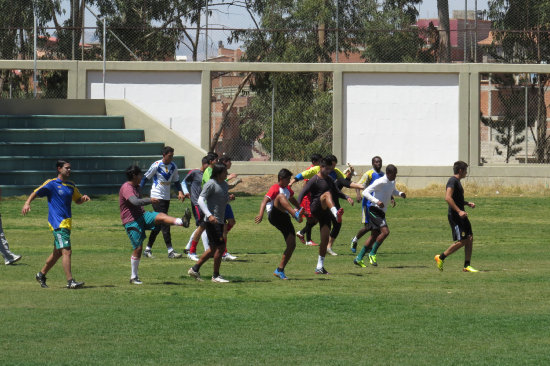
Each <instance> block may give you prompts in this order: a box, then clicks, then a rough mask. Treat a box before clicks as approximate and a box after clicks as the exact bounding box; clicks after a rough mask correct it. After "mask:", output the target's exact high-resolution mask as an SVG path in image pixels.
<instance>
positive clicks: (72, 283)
mask: <svg viewBox="0 0 550 366" xmlns="http://www.w3.org/2000/svg"><path fill="white" fill-rule="evenodd" d="M82 286H84V282H76V281H75V280H69V281H67V288H70V289H75V288H81V287H82Z"/></svg>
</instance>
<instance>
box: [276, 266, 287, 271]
mask: <svg viewBox="0 0 550 366" xmlns="http://www.w3.org/2000/svg"><path fill="white" fill-rule="evenodd" d="M277 271H279V272H284V271H285V269H284V268H281V267H277Z"/></svg>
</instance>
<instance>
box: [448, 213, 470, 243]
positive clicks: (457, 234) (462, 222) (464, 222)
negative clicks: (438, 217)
mask: <svg viewBox="0 0 550 366" xmlns="http://www.w3.org/2000/svg"><path fill="white" fill-rule="evenodd" d="M447 218H448V219H449V225H451V231H452V232H453V240H454V241H455V242H456V241H460V240H464V239H467V238H468V237H469V236H471V235H474V233H473V232H472V225H471V224H470V220H468V218H467V217H465V218H460V216H458V215H447Z"/></svg>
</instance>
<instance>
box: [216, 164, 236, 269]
mask: <svg viewBox="0 0 550 366" xmlns="http://www.w3.org/2000/svg"><path fill="white" fill-rule="evenodd" d="M218 163H222V164H223V165H225V167H226V168H227V171H228V176H227V178H226V179H225V181H226V182H228V183H227V184H228V189H231V188H233V187H235V186H236V185H237V184H239V183H240V181H241V180H240V179H237V180H235V181H234V182H233V183H229V181H230V180H232V179H235V178H237V174H235V173H232V174H229V169H231V165H232V162H231V158H230V157H229V156H227V155H224V156H222V157H221V158H219V159H218ZM229 198H230V200H234V199H235V195H234V194H229ZM235 224H236V221H235V214H234V213H233V208H232V207H231V205H230V204H227V207H226V209H225V225H224V226H223V240H225V251H224V253H223V256H222V260H226V261H234V260H235V259H237V257H236V256H234V255H231V253H229V252H228V251H227V234H228V233H229V231H231V229H232V228H233V227H234V226H235Z"/></svg>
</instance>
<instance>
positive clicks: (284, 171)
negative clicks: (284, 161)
mask: <svg viewBox="0 0 550 366" xmlns="http://www.w3.org/2000/svg"><path fill="white" fill-rule="evenodd" d="M290 177H292V172H291V171H290V170H288V169H285V168H283V169H281V170H279V174H278V175H277V179H278V180H281V179H286V178H290Z"/></svg>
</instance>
